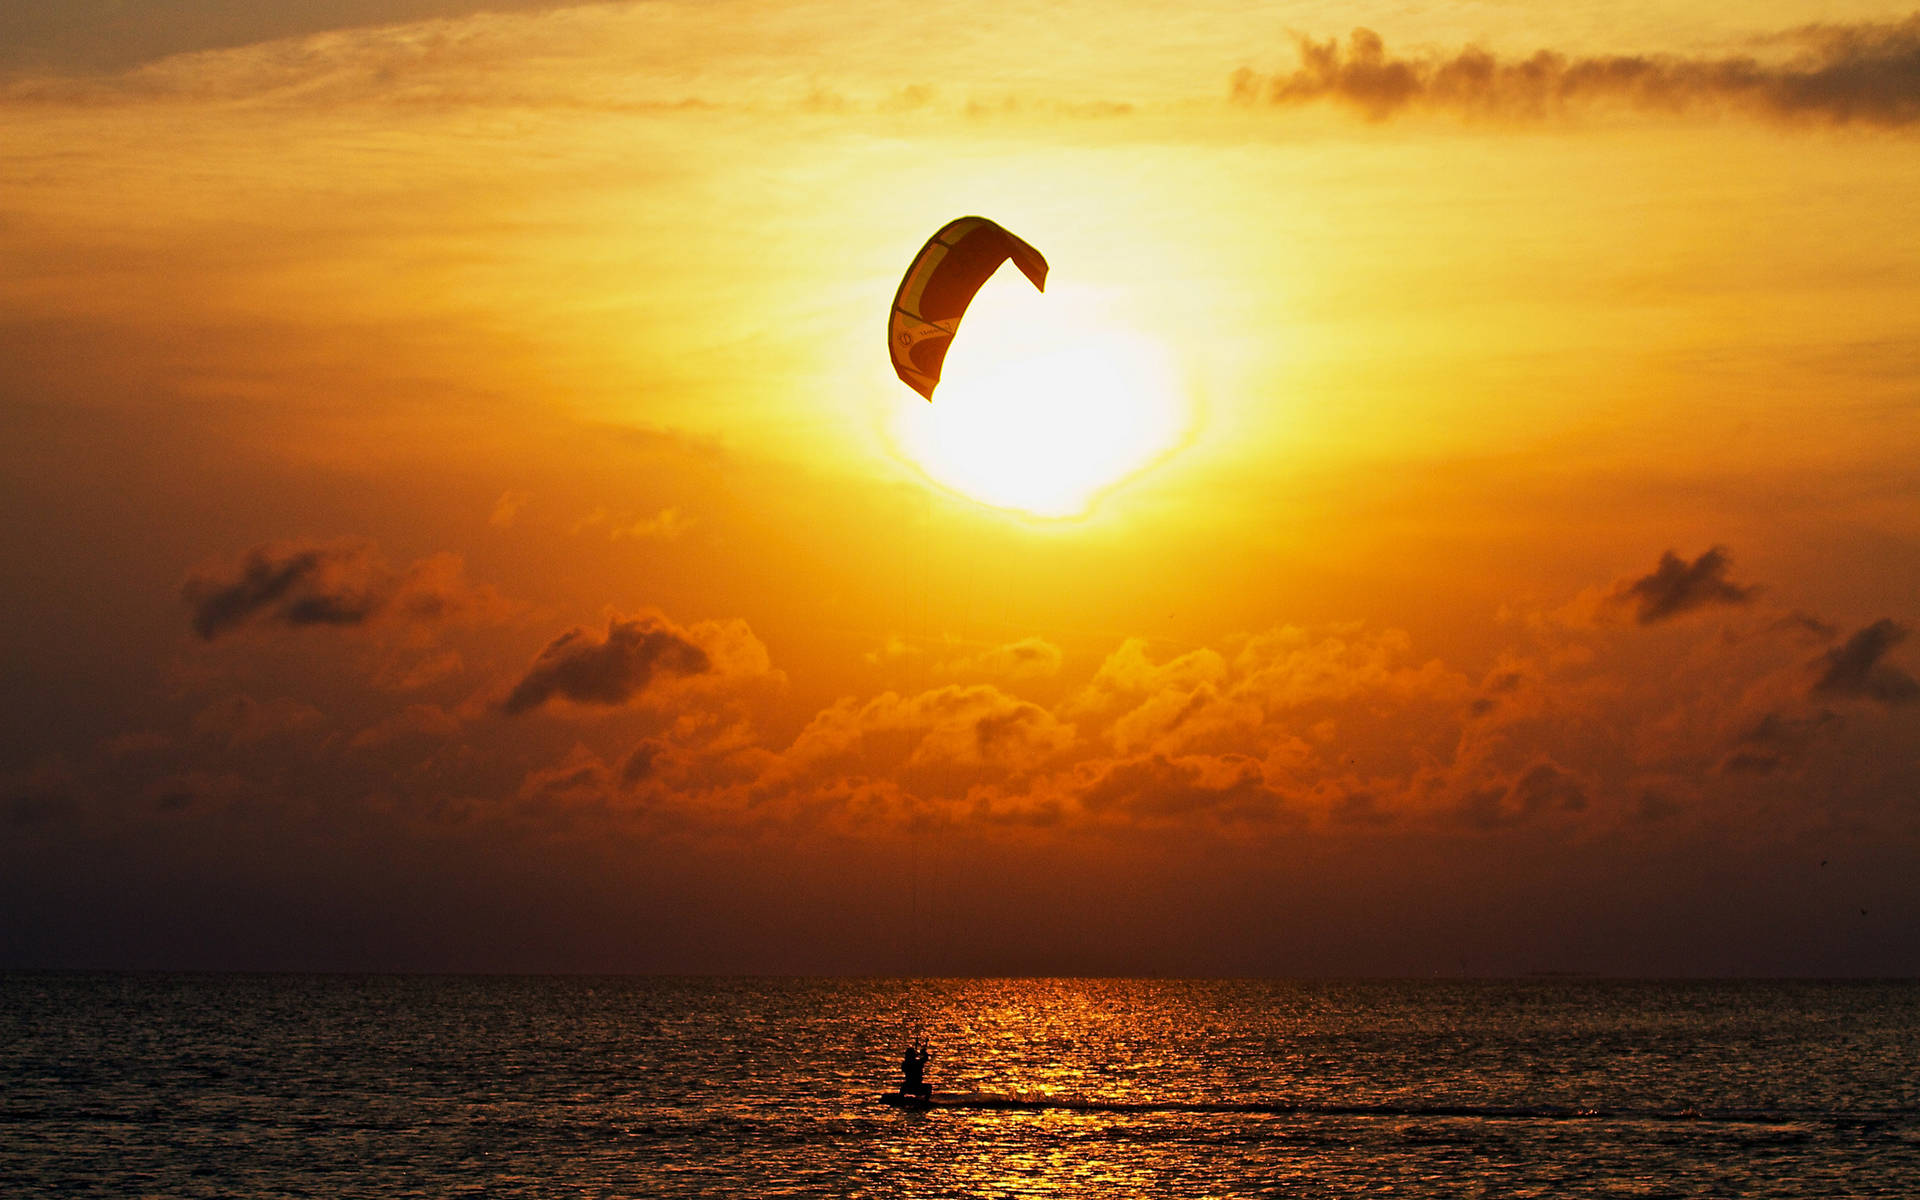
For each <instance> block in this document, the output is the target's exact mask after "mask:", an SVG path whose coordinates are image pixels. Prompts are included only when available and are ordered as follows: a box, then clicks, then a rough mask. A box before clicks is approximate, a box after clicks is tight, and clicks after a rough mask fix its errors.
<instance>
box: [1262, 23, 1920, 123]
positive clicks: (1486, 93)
mask: <svg viewBox="0 0 1920 1200" xmlns="http://www.w3.org/2000/svg"><path fill="white" fill-rule="evenodd" d="M1773 40H1774V41H1775V42H1776V43H1779V44H1782V45H1785V46H1787V47H1789V48H1790V50H1791V51H1792V52H1791V53H1790V54H1789V55H1787V56H1786V57H1785V58H1784V59H1782V60H1779V61H1771V62H1769V61H1763V60H1761V59H1758V58H1754V57H1750V56H1729V57H1722V58H1703V57H1683V56H1678V55H1666V54H1624V55H1619V54H1616V55H1593V56H1571V57H1570V56H1568V55H1565V54H1560V53H1557V52H1555V51H1552V50H1540V51H1538V52H1536V53H1534V54H1532V55H1530V56H1528V57H1525V58H1505V57H1501V56H1499V55H1496V54H1494V53H1492V52H1490V51H1487V50H1483V49H1480V48H1478V47H1473V46H1469V47H1467V48H1466V49H1463V50H1461V51H1459V52H1457V53H1454V54H1451V55H1443V54H1408V55H1395V54H1391V53H1389V52H1388V50H1387V48H1386V43H1385V42H1384V41H1383V40H1382V39H1381V37H1380V35H1379V34H1377V33H1375V32H1373V31H1372V30H1370V29H1356V30H1354V31H1353V33H1352V35H1351V36H1350V37H1349V38H1348V39H1347V44H1346V46H1345V47H1344V48H1343V47H1342V46H1341V45H1340V42H1339V39H1337V38H1335V39H1331V40H1329V41H1326V42H1316V41H1313V40H1312V39H1310V38H1306V37H1301V36H1296V38H1295V42H1296V45H1297V48H1298V50H1299V54H1300V65H1299V67H1298V68H1297V69H1296V70H1294V71H1292V72H1283V73H1280V74H1276V75H1273V76H1270V77H1262V76H1260V75H1258V74H1257V73H1255V72H1253V71H1251V70H1248V69H1245V68H1243V69H1242V70H1240V71H1239V72H1237V73H1235V75H1234V76H1233V79H1232V83H1231V88H1232V96H1233V97H1234V99H1236V100H1237V101H1240V102H1242V103H1253V102H1256V101H1265V102H1267V103H1271V104H1275V105H1299V104H1305V103H1309V102H1313V101H1320V100H1331V101H1334V102H1337V103H1341V104H1345V105H1348V106H1350V107H1352V108H1356V109H1358V110H1359V111H1360V112H1362V113H1364V114H1365V115H1366V116H1367V117H1368V118H1369V119H1370V120H1375V121H1381V120H1386V119H1387V118H1389V117H1392V116H1395V115H1397V114H1400V113H1402V112H1406V111H1410V110H1420V109H1425V110H1447V111H1455V112H1463V113H1472V114H1483V115H1488V116H1498V117H1507V118H1517V117H1538V116H1543V115H1550V114H1554V113H1558V112H1562V111H1565V110H1567V109H1569V108H1572V107H1575V106H1578V105H1584V104H1592V103H1595V102H1613V103H1617V104H1624V105H1629V106H1632V107H1635V108H1641V109H1652V110H1657V111H1662V112H1677V111H1684V110H1688V109H1694V108H1713V107H1727V108H1736V109H1739V110H1742V111H1745V112H1750V113H1753V114H1755V115H1758V116H1762V117H1766V118H1770V119H1776V120H1807V121H1818V122H1824V123H1827V124H1834V125H1844V124H1849V123H1858V124H1862V125H1873V126H1881V127H1904V126H1909V125H1912V124H1913V123H1915V122H1916V121H1920V15H1915V16H1912V17H1909V18H1907V19H1906V20H1904V21H1897V22H1890V23H1871V22H1868V23H1861V24H1854V25H1811V26H1807V27H1804V28H1801V29H1796V30H1790V31H1788V32H1786V33H1784V34H1781V35H1779V36H1778V37H1776V38H1775V39H1773Z"/></svg>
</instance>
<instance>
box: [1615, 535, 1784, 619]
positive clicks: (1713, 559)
mask: <svg viewBox="0 0 1920 1200" xmlns="http://www.w3.org/2000/svg"><path fill="white" fill-rule="evenodd" d="M1728 562H1729V559H1728V558H1727V552H1726V550H1725V548H1723V547H1720V546H1715V547H1713V548H1712V549H1711V550H1708V551H1706V552H1705V553H1703V554H1701V555H1700V557H1699V558H1696V559H1694V560H1693V561H1692V562H1690V563H1689V562H1687V561H1686V560H1685V559H1683V558H1681V557H1680V556H1679V555H1677V554H1675V553H1674V552H1673V551H1671V550H1669V551H1667V552H1666V553H1665V554H1662V555H1661V556H1660V565H1659V566H1657V567H1655V568H1654V569H1653V571H1652V573H1651V574H1648V575H1643V576H1641V577H1640V578H1639V579H1636V580H1634V581H1633V582H1631V583H1622V584H1620V585H1619V586H1618V587H1616V588H1615V589H1614V592H1613V597H1612V598H1613V600H1614V601H1615V602H1616V603H1619V604H1630V605H1632V606H1633V607H1634V620H1636V621H1638V622H1640V624H1642V625H1652V624H1654V623H1656V622H1659V621H1664V620H1667V619H1668V618H1670V617H1677V616H1679V615H1681V614H1682V613H1689V612H1693V611H1694V610H1695V609H1701V608H1706V607H1707V606H1708V605H1712V604H1746V603H1748V602H1749V601H1751V600H1752V599H1753V598H1754V597H1755V596H1756V595H1758V594H1759V591H1760V589H1759V588H1757V587H1742V586H1741V585H1739V584H1736V583H1731V582H1729V581H1728V580H1727V577H1726V575H1727V565H1728Z"/></svg>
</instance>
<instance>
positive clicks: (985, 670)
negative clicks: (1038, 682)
mask: <svg viewBox="0 0 1920 1200" xmlns="http://www.w3.org/2000/svg"><path fill="white" fill-rule="evenodd" d="M1062 657H1063V656H1062V655H1061V653H1060V647H1058V646H1056V645H1054V644H1053V643H1052V642H1049V641H1047V640H1046V639H1045V638H1038V637H1029V638H1022V639H1020V640H1019V641H1017V642H1010V643H1008V644H1007V645H1004V646H994V647H992V648H991V649H987V650H982V651H981V652H980V653H978V654H972V655H968V656H966V657H964V658H959V659H956V660H954V661H953V662H950V663H946V664H944V665H943V667H942V669H943V670H945V671H947V672H948V673H950V674H954V675H992V676H997V677H1000V678H1004V679H1039V678H1044V677H1047V676H1052V675H1057V674H1059V673H1060V663H1061V661H1062Z"/></svg>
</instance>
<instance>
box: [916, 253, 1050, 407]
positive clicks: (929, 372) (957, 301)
mask: <svg viewBox="0 0 1920 1200" xmlns="http://www.w3.org/2000/svg"><path fill="white" fill-rule="evenodd" d="M1008 259H1012V260H1013V265H1014V266H1016V267H1019V268H1020V273H1021V274H1022V275H1025V276H1026V277H1027V278H1028V279H1029V280H1031V281H1032V283H1033V286H1034V287H1036V288H1038V289H1039V290H1040V291H1043V292H1044V291H1046V290H1047V260H1046V259H1044V258H1042V257H1041V256H1040V252H1039V251H1038V250H1035V249H1034V248H1033V247H1032V246H1029V245H1027V244H1026V243H1025V242H1023V241H1021V240H1020V239H1019V238H1017V237H1015V236H1014V235H1013V234H1011V233H1008V232H1007V231H1006V230H1004V229H1002V228H1000V226H998V225H996V224H994V223H993V222H992V221H989V220H987V219H986V218H985V217H961V218H960V219H959V220H957V221H949V222H947V223H946V224H945V225H943V226H941V227H940V230H939V232H938V233H935V234H934V235H933V236H932V237H930V238H928V239H927V244H926V245H924V246H922V247H920V253H918V254H916V255H914V256H913V262H912V263H911V264H910V265H909V266H908V267H907V273H906V275H905V276H903V277H902V278H901V280H900V290H899V291H897V292H895V293H894V295H893V311H892V313H890V314H888V317H887V348H888V350H890V351H891V352H892V355H893V369H894V372H895V374H897V375H899V376H900V378H901V380H903V381H904V382H905V383H906V385H907V386H908V387H910V388H912V389H913V390H914V391H916V392H919V393H920V394H921V395H922V396H925V397H926V398H927V399H928V400H932V399H933V389H934V388H936V387H938V386H939V385H940V365H941V364H942V363H944V362H945V361H946V359H947V347H948V346H950V345H952V343H953V335H954V333H955V332H957V331H958V330H959V328H960V318H961V317H962V316H964V315H966V311H967V305H969V304H971V303H973V297H974V294H975V293H977V292H978V291H979V290H980V289H981V288H982V287H983V286H985V284H986V282H987V280H988V279H989V278H990V277H991V276H992V275H993V273H994V272H995V271H997V270H999V269H1000V264H1001V263H1003V262H1005V261H1007V260H1008Z"/></svg>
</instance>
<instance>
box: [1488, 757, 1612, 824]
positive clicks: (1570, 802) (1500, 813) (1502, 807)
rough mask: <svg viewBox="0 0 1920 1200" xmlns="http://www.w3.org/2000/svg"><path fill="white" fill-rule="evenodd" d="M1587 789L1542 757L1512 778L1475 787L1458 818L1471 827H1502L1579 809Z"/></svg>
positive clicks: (1585, 800)
mask: <svg viewBox="0 0 1920 1200" xmlns="http://www.w3.org/2000/svg"><path fill="white" fill-rule="evenodd" d="M1586 807H1587V790H1586V789H1585V788H1584V787H1582V786H1581V785H1580V783H1579V781H1578V780H1576V779H1575V778H1574V777H1573V775H1572V774H1570V773H1569V772H1568V771H1567V770H1565V769H1564V768H1562V767H1561V766H1559V765H1558V764H1557V763H1553V762H1550V761H1546V760H1542V761H1539V762H1536V763H1534V764H1533V765H1532V766H1530V767H1528V768H1527V769H1526V770H1525V771H1523V772H1522V773H1521V774H1520V775H1519V776H1517V777H1515V778H1514V779H1512V780H1508V781H1503V782H1497V783H1495V784H1493V785H1492V786H1487V787H1480V788H1476V789H1474V790H1473V791H1471V792H1468V793H1467V796H1466V798H1465V800H1464V801H1463V802H1462V804H1461V806H1460V818H1461V820H1463V821H1464V822H1465V823H1466V824H1467V825H1469V826H1472V827H1473V828H1475V829H1502V828H1506V827H1509V826H1513V825H1519V824H1522V823H1524V822H1527V821H1530V820H1532V819H1533V818H1535V817H1537V816H1540V815H1541V814H1543V813H1552V812H1580V811H1581V810H1583V809H1585V808H1586Z"/></svg>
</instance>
